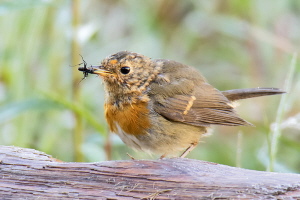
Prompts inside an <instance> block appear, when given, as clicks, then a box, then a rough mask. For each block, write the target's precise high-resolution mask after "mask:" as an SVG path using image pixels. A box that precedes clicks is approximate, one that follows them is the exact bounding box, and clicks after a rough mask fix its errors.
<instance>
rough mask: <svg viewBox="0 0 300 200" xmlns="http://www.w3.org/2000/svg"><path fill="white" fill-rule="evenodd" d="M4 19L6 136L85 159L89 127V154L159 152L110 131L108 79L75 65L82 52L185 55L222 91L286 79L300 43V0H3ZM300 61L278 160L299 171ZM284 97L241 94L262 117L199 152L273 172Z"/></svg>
mask: <svg viewBox="0 0 300 200" xmlns="http://www.w3.org/2000/svg"><path fill="white" fill-rule="evenodd" d="M74 4H76V5H75V6H78V7H77V8H79V11H80V12H79V13H74V10H73V11H72V6H74ZM73 9H74V7H73ZM74 18H76V19H77V20H79V22H78V24H77V25H76V27H75V28H74V26H75V25H74ZM0 28H1V31H0V38H1V39H0V144H1V145H16V146H20V147H28V148H34V149H38V150H40V151H44V152H46V153H48V154H51V155H53V156H54V157H56V158H58V159H61V160H64V161H74V160H75V157H76V156H75V154H78V152H77V153H75V150H74V148H75V144H74V143H75V140H74V137H77V136H74V133H75V132H76V131H77V133H80V134H82V135H81V136H79V137H82V141H80V140H77V142H78V141H80V144H79V148H80V150H81V152H82V155H83V161H88V162H91V161H101V160H105V159H107V158H110V155H112V159H129V157H127V156H126V154H125V152H128V153H130V154H131V155H132V156H134V157H136V158H149V155H146V154H144V153H140V152H134V151H132V150H131V149H129V148H128V147H126V146H125V145H124V144H123V143H122V141H121V140H120V139H119V138H117V137H116V136H114V135H111V136H110V137H108V134H107V125H106V122H105V119H104V115H103V102H104V91H103V87H102V85H101V80H100V79H99V78H97V77H95V76H89V77H88V78H87V79H85V80H83V81H81V82H79V80H80V79H78V77H79V76H80V75H81V74H80V72H78V71H77V67H70V65H73V64H74V62H76V61H77V60H78V62H80V56H79V54H81V55H83V57H84V59H85V60H86V61H87V62H88V63H89V64H97V63H99V62H100V61H101V60H102V59H103V58H104V57H106V56H107V55H110V54H112V53H115V52H118V51H120V50H130V51H134V52H138V53H141V54H144V55H147V56H149V57H152V58H166V59H174V60H177V61H179V62H182V63H185V64H189V65H191V66H195V67H198V68H199V70H200V71H201V72H202V74H203V75H204V76H205V77H206V78H207V80H209V82H210V83H211V84H212V85H213V86H215V87H216V88H218V89H219V90H227V89H234V88H247V87H279V88H284V87H285V86H284V84H285V82H286V81H287V80H286V78H287V71H288V68H289V66H291V65H292V64H291V63H292V54H293V53H295V52H296V53H298V52H299V47H300V37H299V35H300V1H298V0H290V1H281V0H265V1H260V0H243V1H240V0H222V1H218V0H210V1H206V0H198V1H191V0H185V1H173V0H163V1H162V0H152V1H136V0H122V1H121V0H111V1H104V0H90V1H81V2H80V1H67V0H22V1H17V0H6V1H1V2H0ZM74 42H75V43H76V45H77V47H76V48H75V47H74ZM79 46H80V48H79ZM77 51H80V52H77ZM76 56H77V58H76ZM298 58H299V56H298ZM294 66H295V71H294V74H293V76H292V77H291V78H289V80H288V81H291V82H292V85H291V89H290V91H289V93H288V94H286V97H285V101H284V102H285V105H284V107H283V108H282V109H283V110H282V112H280V113H281V115H282V116H280V118H281V120H280V124H277V125H278V126H279V127H280V129H281V134H280V137H278V138H277V139H276V142H278V146H277V153H276V160H275V161H276V162H275V166H274V170H275V171H282V172H298V173H299V172H300V157H299V153H300V103H299V101H297V100H298V95H299V93H300V66H299V59H298V62H297V60H296V64H294ZM279 100H280V97H279V96H272V97H264V98H257V99H251V100H244V101H242V102H240V103H241V104H242V105H241V106H240V107H238V112H239V114H240V115H241V116H242V117H243V118H244V119H246V120H247V121H249V122H251V123H253V124H255V125H256V127H255V128H253V127H213V132H214V134H213V135H212V136H210V137H207V138H203V142H202V143H201V144H200V145H199V147H198V148H197V149H195V150H194V151H193V152H192V153H191V154H190V155H189V157H190V158H196V159H202V160H207V161H212V162H217V163H222V164H227V165H232V166H241V167H243V168H249V169H256V170H266V169H267V166H268V165H269V160H270V154H269V152H268V151H269V149H270V146H271V145H272V141H271V138H272V137H270V136H271V135H272V134H273V127H274V126H275V125H274V122H275V120H276V115H277V108H278V106H279ZM78 120H80V122H79V121H78ZM77 123H82V127H81V128H82V130H81V128H80V127H77V126H76V124H77ZM278 126H276V127H278ZM238 133H239V134H238ZM111 145H112V146H113V147H112V149H111ZM150 158H151V157H150ZM152 158H156V156H153V157H152Z"/></svg>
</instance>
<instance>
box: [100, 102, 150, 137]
mask: <svg viewBox="0 0 300 200" xmlns="http://www.w3.org/2000/svg"><path fill="white" fill-rule="evenodd" d="M148 114H149V110H148V108H147V103H145V102H143V103H142V102H140V103H136V104H125V105H123V108H118V107H117V106H115V105H111V104H105V116H106V120H107V122H108V125H109V128H110V130H111V131H112V132H115V133H117V130H118V129H117V127H116V123H118V125H119V126H120V128H122V130H123V131H125V132H126V133H128V134H131V135H139V134H145V133H146V132H145V131H146V129H148V128H149V127H150V121H149V118H148Z"/></svg>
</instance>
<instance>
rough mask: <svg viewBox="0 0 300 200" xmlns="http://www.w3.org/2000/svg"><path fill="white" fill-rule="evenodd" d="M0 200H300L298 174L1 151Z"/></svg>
mask: <svg viewBox="0 0 300 200" xmlns="http://www.w3.org/2000/svg"><path fill="white" fill-rule="evenodd" d="M0 169H1V170H0V177H1V181H0V196H1V199H10V198H13V199H300V175H299V174H284V173H272V172H261V171H254V170H247V169H240V168H236V167H229V166H225V165H220V164H215V163H209V162H205V161H200V160H192V159H181V158H176V159H163V160H126V161H104V162H97V163H72V162H59V161H58V160H56V159H53V158H52V157H51V156H49V155H47V154H45V153H42V152H39V151H36V150H33V149H25V148H19V147H10V146H0Z"/></svg>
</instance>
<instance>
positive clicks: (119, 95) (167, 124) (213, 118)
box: [81, 51, 283, 156]
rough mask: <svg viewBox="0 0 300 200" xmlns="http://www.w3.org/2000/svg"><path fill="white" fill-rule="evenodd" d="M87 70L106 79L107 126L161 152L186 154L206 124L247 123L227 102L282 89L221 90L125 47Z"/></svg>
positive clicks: (141, 146) (143, 147)
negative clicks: (184, 151) (181, 152)
mask: <svg viewBox="0 0 300 200" xmlns="http://www.w3.org/2000/svg"><path fill="white" fill-rule="evenodd" d="M88 70H89V71H88V73H94V74H99V75H100V76H101V78H102V79H103V81H104V84H105V90H106V103H105V113H106V119H107V122H108V124H109V127H110V130H111V131H112V132H114V133H116V134H118V135H119V136H120V138H121V139H122V140H123V142H124V143H125V144H127V145H128V146H130V147H132V148H134V149H137V150H142V151H145V152H149V153H155V154H160V155H163V156H169V155H178V153H179V152H180V151H183V150H185V149H187V152H186V153H185V154H184V156H185V155H186V154H187V153H188V152H189V151H190V150H192V149H193V147H194V146H196V145H197V143H198V142H199V140H200V137H201V135H202V134H204V133H206V131H207V127H209V126H210V125H228V126H240V125H241V126H244V125H251V124H250V123H248V122H246V121H245V120H243V119H241V118H240V117H239V116H238V115H237V114H236V112H235V111H234V108H233V106H232V104H231V101H230V100H238V99H243V98H250V97H255V96H264V95H272V94H281V93H283V92H282V91H280V90H278V89H273V88H264V89H263V90H262V89H259V88H254V89H247V92H245V91H246V90H231V91H228V92H226V91H225V92H223V93H222V92H220V91H219V90H217V89H215V88H214V87H212V86H211V85H210V84H208V83H207V81H206V80H205V78H204V77H203V76H202V75H201V74H200V73H199V72H198V71H197V70H196V69H194V68H193V67H190V66H187V65H184V64H181V63H178V62H176V61H171V60H164V59H156V60H155V59H150V58H148V57H146V56H143V55H141V54H137V53H133V52H128V51H121V52H118V53H116V54H113V55H111V56H108V57H107V58H105V59H104V60H103V61H102V63H101V65H100V66H93V67H92V69H88ZM81 71H84V70H81ZM226 95H227V96H228V98H229V99H230V100H229V99H228V98H227V97H226Z"/></svg>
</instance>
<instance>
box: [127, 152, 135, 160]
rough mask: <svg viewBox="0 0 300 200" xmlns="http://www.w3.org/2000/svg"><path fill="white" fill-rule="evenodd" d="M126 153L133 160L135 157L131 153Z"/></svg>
mask: <svg viewBox="0 0 300 200" xmlns="http://www.w3.org/2000/svg"><path fill="white" fill-rule="evenodd" d="M126 154H127V156H128V157H129V158H131V160H135V158H134V157H133V156H132V155H130V154H129V153H126Z"/></svg>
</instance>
